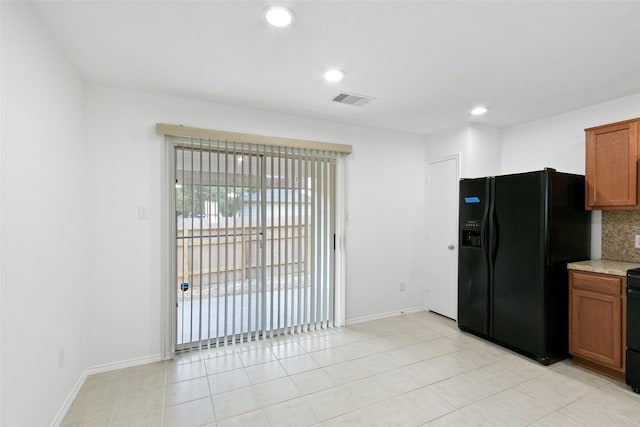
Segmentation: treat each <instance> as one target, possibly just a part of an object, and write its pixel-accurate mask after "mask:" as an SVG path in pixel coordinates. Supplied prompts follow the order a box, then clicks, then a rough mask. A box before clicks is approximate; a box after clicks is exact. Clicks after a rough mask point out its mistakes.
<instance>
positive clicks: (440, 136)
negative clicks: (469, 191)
mask: <svg viewBox="0 0 640 427" xmlns="http://www.w3.org/2000/svg"><path fill="white" fill-rule="evenodd" d="M426 141H427V150H426V156H427V157H426V158H427V162H430V161H434V160H439V159H442V158H445V157H449V156H451V155H453V154H457V153H459V154H460V163H461V164H460V178H478V177H483V176H491V175H496V174H498V173H499V172H500V158H501V153H500V149H501V145H500V129H497V128H494V127H491V126H486V125H481V124H475V123H474V124H469V125H467V126H464V127H460V128H455V129H450V130H446V131H443V132H439V133H436V134H432V135H429V136H428V137H427V138H426Z"/></svg>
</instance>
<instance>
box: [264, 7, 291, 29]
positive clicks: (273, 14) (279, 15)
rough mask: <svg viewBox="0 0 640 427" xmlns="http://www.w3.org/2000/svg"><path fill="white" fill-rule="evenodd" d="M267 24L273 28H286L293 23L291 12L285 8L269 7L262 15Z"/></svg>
mask: <svg viewBox="0 0 640 427" xmlns="http://www.w3.org/2000/svg"><path fill="white" fill-rule="evenodd" d="M264 17H265V19H266V20H267V22H268V23H269V24H271V25H273V26H274V27H286V26H287V25H290V24H291V23H292V22H293V12H292V11H291V10H289V9H287V8H286V7H282V6H271V7H269V8H267V10H266V11H265V13H264Z"/></svg>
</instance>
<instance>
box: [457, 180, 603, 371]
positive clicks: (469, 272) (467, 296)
mask: <svg viewBox="0 0 640 427" xmlns="http://www.w3.org/2000/svg"><path fill="white" fill-rule="evenodd" d="M584 195H585V189H584V176H581V175H573V174H567V173H560V172H556V171H555V170H553V169H545V170H542V171H535V172H527V173H520V174H513V175H502V176H496V177H486V178H477V179H462V180H460V210H459V212H460V221H459V227H460V229H459V252H458V327H459V328H460V329H461V330H463V331H466V332H471V333H473V334H476V335H478V336H481V337H483V338H486V339H488V340H491V341H493V342H496V343H498V344H500V345H503V346H505V347H508V348H510V349H512V350H515V351H517V352H519V353H522V354H524V355H526V356H528V357H531V358H533V359H535V360H537V361H539V362H540V363H542V364H544V365H549V364H551V363H554V362H556V361H558V360H561V359H564V358H565V357H567V356H568V342H569V339H568V304H569V303H568V272H567V262H573V261H580V260H586V259H589V257H590V247H591V232H590V230H591V214H590V212H587V211H585V206H584Z"/></svg>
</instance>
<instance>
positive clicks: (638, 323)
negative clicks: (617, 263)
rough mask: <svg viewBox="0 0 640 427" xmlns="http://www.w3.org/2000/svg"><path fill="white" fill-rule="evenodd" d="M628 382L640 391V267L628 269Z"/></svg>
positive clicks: (636, 390) (637, 391)
mask: <svg viewBox="0 0 640 427" xmlns="http://www.w3.org/2000/svg"><path fill="white" fill-rule="evenodd" d="M626 320H627V372H626V380H627V384H629V385H630V386H631V388H632V389H633V391H635V392H636V393H640V268H635V269H632V270H629V271H627V319H626Z"/></svg>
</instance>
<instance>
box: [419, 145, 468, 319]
mask: <svg viewBox="0 0 640 427" xmlns="http://www.w3.org/2000/svg"><path fill="white" fill-rule="evenodd" d="M459 160H460V159H459V155H455V156H452V157H447V158H445V159H441V160H438V161H434V162H430V163H428V166H427V173H428V181H427V182H428V185H427V242H428V243H427V260H428V261H427V296H426V297H427V308H428V309H429V310H430V311H433V312H436V313H438V314H442V315H443V316H447V317H450V318H452V319H457V315H458V309H457V305H458V191H459V190H458V188H459V185H458V179H459V172H458V171H459V169H458V165H459Z"/></svg>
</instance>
